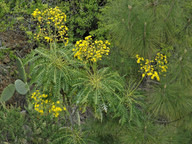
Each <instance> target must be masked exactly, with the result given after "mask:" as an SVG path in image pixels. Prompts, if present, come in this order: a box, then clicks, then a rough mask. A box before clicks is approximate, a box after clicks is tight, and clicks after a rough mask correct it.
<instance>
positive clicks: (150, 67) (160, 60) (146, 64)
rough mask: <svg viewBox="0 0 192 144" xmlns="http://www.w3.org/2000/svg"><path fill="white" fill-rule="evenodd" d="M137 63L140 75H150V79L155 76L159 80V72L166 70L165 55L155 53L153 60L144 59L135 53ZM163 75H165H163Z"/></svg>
mask: <svg viewBox="0 0 192 144" xmlns="http://www.w3.org/2000/svg"><path fill="white" fill-rule="evenodd" d="M136 58H137V63H138V64H140V72H141V73H142V77H145V76H146V75H147V76H150V77H151V79H154V78H156V79H157V81H160V77H159V75H160V74H163V73H165V72H167V68H168V67H167V65H166V64H167V57H166V55H163V54H160V53H157V55H156V57H155V60H149V59H144V58H143V57H139V55H136ZM164 76H165V75H164Z"/></svg>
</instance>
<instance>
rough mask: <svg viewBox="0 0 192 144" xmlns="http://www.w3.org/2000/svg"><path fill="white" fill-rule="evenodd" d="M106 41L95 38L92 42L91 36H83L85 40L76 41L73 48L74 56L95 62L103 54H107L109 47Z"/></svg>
mask: <svg viewBox="0 0 192 144" xmlns="http://www.w3.org/2000/svg"><path fill="white" fill-rule="evenodd" d="M109 45H110V43H109V42H108V41H105V42H103V41H102V40H95V41H94V42H93V40H92V38H91V36H87V37H85V40H80V41H77V42H76V44H75V47H76V48H75V49H73V52H74V57H76V58H77V59H79V60H83V61H85V62H86V61H92V62H97V61H98V60H101V58H102V56H103V55H108V54H109V51H110V48H109V47H108V46H109Z"/></svg>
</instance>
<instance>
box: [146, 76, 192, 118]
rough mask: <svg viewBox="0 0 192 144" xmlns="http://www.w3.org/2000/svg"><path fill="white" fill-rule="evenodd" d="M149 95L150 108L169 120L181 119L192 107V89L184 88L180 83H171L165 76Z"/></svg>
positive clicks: (155, 113) (153, 112)
mask: <svg viewBox="0 0 192 144" xmlns="http://www.w3.org/2000/svg"><path fill="white" fill-rule="evenodd" d="M151 87H152V89H153V90H151V91H150V94H149V96H147V102H148V108H149V111H151V112H152V114H154V115H155V116H157V117H158V116H161V117H164V118H167V119H168V120H176V119H180V118H182V117H183V116H185V115H187V114H189V113H190V112H191V108H192V95H191V90H190V89H188V88H183V86H182V85H180V84H179V83H170V80H169V79H167V78H165V79H164V80H162V81H161V83H160V84H158V85H153V86H151Z"/></svg>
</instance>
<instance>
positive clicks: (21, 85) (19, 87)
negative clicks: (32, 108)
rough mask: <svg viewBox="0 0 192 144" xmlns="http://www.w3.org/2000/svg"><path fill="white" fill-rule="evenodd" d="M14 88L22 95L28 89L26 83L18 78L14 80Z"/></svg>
mask: <svg viewBox="0 0 192 144" xmlns="http://www.w3.org/2000/svg"><path fill="white" fill-rule="evenodd" d="M15 88H16V90H17V92H18V93H20V94H22V95H25V94H26V93H27V92H28V90H29V87H28V85H27V84H26V83H24V82H23V81H22V80H20V79H18V80H16V81H15Z"/></svg>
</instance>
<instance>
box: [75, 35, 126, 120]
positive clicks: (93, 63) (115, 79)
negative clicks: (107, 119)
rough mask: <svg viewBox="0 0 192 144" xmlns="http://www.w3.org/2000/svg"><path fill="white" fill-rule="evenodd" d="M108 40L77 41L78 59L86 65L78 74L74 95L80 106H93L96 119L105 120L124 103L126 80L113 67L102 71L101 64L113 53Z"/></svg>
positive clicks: (89, 38)
mask: <svg viewBox="0 0 192 144" xmlns="http://www.w3.org/2000/svg"><path fill="white" fill-rule="evenodd" d="M109 45H110V43H109V42H108V41H101V40H99V41H98V40H95V41H93V40H92V38H91V36H87V37H86V38H85V40H80V41H77V42H76V48H75V49H73V51H74V57H76V58H77V59H78V60H80V61H82V62H84V66H85V67H84V70H81V71H79V72H78V74H79V78H78V79H77V80H76V81H75V82H74V84H73V90H72V92H71V94H72V95H75V97H76V104H77V105H83V106H88V107H92V108H93V109H94V112H95V117H97V118H100V119H102V117H103V115H102V114H103V112H106V113H107V112H108V109H115V106H116V105H117V104H118V102H120V101H121V96H120V93H121V92H122V90H123V87H124V86H123V81H122V78H121V77H120V76H119V74H118V73H117V72H113V71H111V70H110V68H109V67H104V68H99V67H98V66H97V62H98V61H99V60H101V59H102V57H103V56H104V55H108V54H109V50H110V48H109V47H108V46H109Z"/></svg>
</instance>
